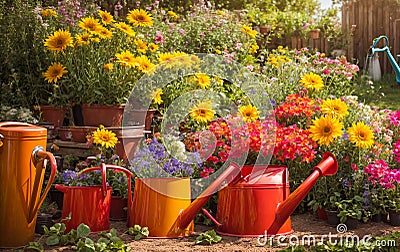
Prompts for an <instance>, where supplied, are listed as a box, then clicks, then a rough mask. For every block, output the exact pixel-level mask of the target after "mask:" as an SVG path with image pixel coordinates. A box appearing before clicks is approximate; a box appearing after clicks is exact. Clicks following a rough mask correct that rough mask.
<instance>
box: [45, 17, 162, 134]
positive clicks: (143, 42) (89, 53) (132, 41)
mask: <svg viewBox="0 0 400 252" xmlns="http://www.w3.org/2000/svg"><path fill="white" fill-rule="evenodd" d="M146 15H147V16H148V13H147V12H146ZM135 17H136V16H134V15H128V17H127V18H126V19H124V20H116V19H115V18H114V17H113V16H112V15H111V14H110V13H108V12H106V11H102V10H99V11H98V12H88V13H87V14H86V15H85V16H84V17H82V18H81V19H80V20H79V21H78V22H76V23H75V24H69V23H65V24H58V25H59V27H61V28H60V29H58V30H56V31H54V32H52V33H51V34H49V35H48V37H47V39H46V41H45V43H44V45H45V48H46V49H47V51H48V52H49V55H48V56H49V62H56V63H53V65H50V66H49V68H48V70H47V71H46V73H45V74H44V75H45V78H46V79H47V80H48V81H52V82H53V81H54V82H57V84H60V85H59V90H60V93H62V94H63V95H64V96H67V99H66V101H67V104H69V103H72V104H74V105H83V106H82V114H83V119H84V121H85V124H86V125H88V126H97V125H99V124H103V125H105V126H115V127H117V126H121V118H122V113H123V109H124V108H123V106H122V107H121V105H123V104H124V103H125V102H126V100H127V98H128V96H129V94H130V92H131V90H132V88H133V87H134V85H135V83H136V81H137V80H138V79H139V78H140V77H141V76H142V75H143V73H145V72H148V71H150V70H151V69H152V68H153V66H154V63H155V59H156V55H155V54H154V53H153V52H152V51H150V49H148V47H149V46H151V44H152V41H154V40H153V39H154V38H153V37H141V38H134V37H133V36H134V35H135V33H136V31H135V30H134V27H133V26H134V25H135V24H136V23H135V22H134V20H133V19H135ZM148 17H149V19H150V21H151V20H152V18H151V17H150V16H148ZM149 24H150V23H149ZM150 26H151V24H150ZM141 29H142V30H143V32H148V31H145V30H148V28H147V27H144V28H141ZM53 30H54V27H52V29H49V31H53ZM57 41H61V42H62V43H60V44H59V45H58V44H57V43H56V42H57ZM153 44H154V43H153ZM157 47H158V46H157ZM152 48H153V47H152ZM154 48H156V47H154ZM56 70H57V71H56ZM64 96H63V97H64ZM90 104H94V105H97V108H99V109H100V112H95V111H93V109H92V108H91V106H89V105H90ZM98 106H100V107H98ZM86 109H90V111H87V110H86ZM110 109H114V110H111V111H110ZM90 115H95V117H96V118H97V119H98V118H99V117H100V116H101V115H104V116H108V117H109V116H111V118H110V119H99V120H100V121H99V120H95V119H93V120H92V117H89V116H90ZM102 120H105V121H102ZM107 120H108V121H107Z"/></svg>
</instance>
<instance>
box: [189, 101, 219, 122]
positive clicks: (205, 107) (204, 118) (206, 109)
mask: <svg viewBox="0 0 400 252" xmlns="http://www.w3.org/2000/svg"><path fill="white" fill-rule="evenodd" d="M214 114H215V111H214V110H213V109H212V103H211V101H205V102H200V103H198V104H197V105H196V106H194V107H193V108H192V109H191V111H190V114H189V115H190V117H192V118H193V119H194V120H195V121H197V122H199V123H207V122H209V121H211V120H212V119H213V118H214Z"/></svg>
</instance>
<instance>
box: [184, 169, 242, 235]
mask: <svg viewBox="0 0 400 252" xmlns="http://www.w3.org/2000/svg"><path fill="white" fill-rule="evenodd" d="M239 171H240V167H239V166H238V165H237V164H236V163H234V162H231V163H230V164H229V166H228V168H226V169H225V171H223V172H222V173H221V175H220V176H219V177H218V178H217V179H216V180H215V181H214V182H212V183H211V185H210V186H209V187H208V188H207V189H206V190H204V191H203V192H202V193H201V194H200V195H199V196H198V197H197V198H196V199H195V200H194V201H193V202H192V203H191V204H190V205H189V206H188V207H187V208H186V209H184V210H182V211H181V212H180V213H179V217H178V226H179V228H180V229H185V228H186V227H187V226H189V224H190V222H191V221H192V220H193V219H194V217H195V216H196V214H197V213H198V212H199V211H200V210H201V208H202V207H203V206H204V204H206V203H207V201H208V200H209V199H210V198H211V196H212V195H213V194H214V193H215V192H216V191H217V189H218V187H219V186H220V185H221V184H222V183H223V182H224V181H225V180H226V179H227V178H229V177H231V176H232V177H233V176H235V175H236V174H238V173H239Z"/></svg>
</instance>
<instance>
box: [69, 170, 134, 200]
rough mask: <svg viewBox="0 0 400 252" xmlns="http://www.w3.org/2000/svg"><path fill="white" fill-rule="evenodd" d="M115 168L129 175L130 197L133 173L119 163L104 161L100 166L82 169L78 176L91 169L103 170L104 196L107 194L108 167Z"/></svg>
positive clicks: (129, 194)
mask: <svg viewBox="0 0 400 252" xmlns="http://www.w3.org/2000/svg"><path fill="white" fill-rule="evenodd" d="M107 168H108V169H114V170H117V171H122V172H124V173H125V174H126V176H127V177H128V197H130V196H131V195H132V192H131V177H132V173H131V172H130V171H129V170H128V169H126V168H124V167H121V166H117V165H106V164H104V163H101V164H100V167H98V166H97V167H90V168H86V169H84V170H82V171H81V172H79V173H78V175H77V176H78V177H79V176H80V175H82V174H84V173H86V172H90V171H98V170H101V178H102V191H103V194H104V196H106V195H107V173H106V169H107Z"/></svg>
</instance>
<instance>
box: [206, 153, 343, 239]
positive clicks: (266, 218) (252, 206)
mask: <svg viewBox="0 0 400 252" xmlns="http://www.w3.org/2000/svg"><path fill="white" fill-rule="evenodd" d="M265 168H266V167H265V166H254V167H253V166H244V167H243V168H242V172H241V174H239V175H238V177H237V178H236V179H235V180H234V181H232V182H231V183H230V184H229V185H228V186H226V187H225V188H223V189H222V190H220V191H219V192H218V209H217V217H216V219H215V218H214V217H213V216H212V215H211V214H210V213H209V212H208V211H207V210H205V209H203V212H204V213H205V214H206V215H207V216H208V217H209V218H210V219H211V220H212V221H213V222H214V223H215V224H216V225H217V232H218V233H220V234H223V235H230V236H239V237H259V236H260V235H266V234H267V235H276V234H281V235H286V234H290V233H292V232H293V230H292V228H291V223H290V217H289V216H290V215H291V214H292V213H293V211H294V210H295V209H296V207H297V206H298V205H299V204H300V202H301V201H302V200H303V199H304V198H305V196H306V195H307V194H308V192H309V191H310V190H311V188H312V187H313V186H314V184H315V183H316V182H317V179H318V178H319V177H323V176H331V175H334V174H335V173H336V172H337V170H338V164H337V161H336V158H335V156H334V155H333V154H331V153H324V154H323V159H322V161H321V162H320V163H319V164H318V165H317V166H315V167H314V170H313V172H312V173H311V175H310V176H309V177H308V178H307V179H306V180H305V181H304V182H303V183H302V184H301V185H300V186H299V187H298V188H297V189H296V190H295V191H294V192H293V193H291V194H290V192H289V189H290V188H289V172H288V169H287V167H284V166H268V168H266V169H265Z"/></svg>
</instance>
